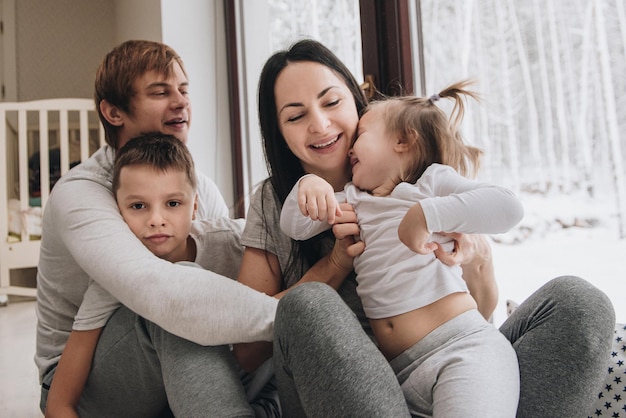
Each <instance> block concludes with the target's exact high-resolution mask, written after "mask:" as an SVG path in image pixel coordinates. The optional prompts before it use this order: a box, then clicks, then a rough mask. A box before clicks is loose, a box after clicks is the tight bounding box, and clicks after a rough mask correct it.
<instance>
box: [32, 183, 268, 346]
mask: <svg viewBox="0 0 626 418" xmlns="http://www.w3.org/2000/svg"><path fill="white" fill-rule="evenodd" d="M77 195H80V196H82V198H81V199H76V198H75V197H76V196H77ZM43 222H44V225H43V228H44V231H47V233H48V236H49V237H53V238H50V239H49V241H52V242H53V244H54V245H55V246H56V248H58V249H61V250H63V251H64V253H67V254H71V257H72V259H71V260H70V262H72V263H73V264H72V266H71V267H73V268H74V269H75V270H77V271H78V270H79V269H80V271H79V272H80V273H81V274H83V273H84V274H85V275H86V276H89V277H91V278H92V279H93V280H94V281H96V282H98V283H99V284H100V285H101V286H102V287H103V288H104V289H106V290H107V291H108V292H109V293H111V294H112V295H113V296H114V297H115V298H116V299H117V300H119V301H120V302H121V303H122V304H124V305H125V306H127V307H128V308H129V309H131V310H133V311H134V312H136V313H137V314H138V315H140V316H142V317H144V318H146V319H148V320H150V321H152V322H154V323H156V324H157V325H159V326H160V327H161V328H163V329H165V330H167V331H169V332H171V333H173V334H175V335H177V336H180V337H182V338H185V339H188V340H191V341H193V342H195V343H198V344H203V345H221V344H228V343H234V342H249V341H259V340H263V341H271V340H272V336H273V322H274V316H275V313H276V306H277V301H276V300H275V299H273V298H270V297H268V296H267V295H263V294H262V293H260V292H256V291H254V290H252V289H250V288H248V287H247V286H243V285H241V284H240V283H236V282H235V281H234V280H230V279H228V278H226V277H223V276H220V275H217V274H216V273H213V272H210V271H206V270H202V269H197V268H192V267H187V266H180V265H177V264H172V263H169V262H167V261H164V260H161V259H158V258H157V257H156V256H154V254H152V253H151V252H150V251H149V250H148V249H147V248H146V247H145V246H144V245H143V244H142V243H141V242H140V241H139V240H138V239H137V238H136V237H135V236H134V234H133V233H132V232H131V231H130V230H129V228H128V226H127V225H126V223H125V222H124V220H123V219H122V217H121V215H120V214H119V209H118V208H117V204H116V202H115V199H114V198H113V196H112V194H111V191H110V189H108V188H107V187H106V184H99V183H96V182H95V181H92V180H86V179H83V178H78V177H76V176H74V177H71V178H69V179H68V180H66V181H65V182H62V183H57V184H56V185H55V190H54V193H51V195H50V198H49V200H48V203H47V205H46V212H45V214H44V220H43ZM42 247H43V246H42ZM51 248H52V247H48V248H44V249H42V253H41V256H40V262H39V267H40V268H41V267H42V266H43V267H44V269H45V272H43V273H42V274H50V275H52V276H55V275H56V274H63V271H67V266H61V265H60V263H58V262H56V260H57V259H58V258H59V257H58V254H56V251H58V250H57V249H55V248H52V251H54V252H51ZM66 258H68V259H69V258H70V256H67V257H66ZM40 271H41V270H40ZM241 306H246V308H247V310H246V311H245V312H244V311H242V310H241Z"/></svg>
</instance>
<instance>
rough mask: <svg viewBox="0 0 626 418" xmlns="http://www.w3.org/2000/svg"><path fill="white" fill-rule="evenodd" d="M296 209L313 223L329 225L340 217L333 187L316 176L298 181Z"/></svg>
mask: <svg viewBox="0 0 626 418" xmlns="http://www.w3.org/2000/svg"><path fill="white" fill-rule="evenodd" d="M298 207H299V208H300V212H302V214H303V215H304V216H308V217H309V218H311V219H312V220H314V221H328V223H329V224H331V225H332V224H334V223H335V219H336V217H337V216H341V215H342V213H341V209H340V207H339V203H338V202H337V199H336V198H335V191H334V190H333V187H332V186H331V185H330V184H329V183H328V182H327V181H326V180H324V179H323V178H321V177H318V176H316V175H309V176H306V177H304V178H303V179H301V180H300V183H299V185H298Z"/></svg>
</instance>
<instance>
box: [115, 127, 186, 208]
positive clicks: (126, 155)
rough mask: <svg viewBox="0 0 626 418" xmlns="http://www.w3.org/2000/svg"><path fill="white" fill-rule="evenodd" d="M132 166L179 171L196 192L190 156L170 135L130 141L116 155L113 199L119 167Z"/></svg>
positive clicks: (141, 137)
mask: <svg viewBox="0 0 626 418" xmlns="http://www.w3.org/2000/svg"><path fill="white" fill-rule="evenodd" d="M135 165H145V166H148V167H150V168H152V169H154V170H155V171H158V172H162V173H164V172H167V171H169V170H173V171H182V172H184V173H185V175H186V176H187V180H188V181H189V184H190V185H191V187H193V189H194V190H196V189H197V180H196V171H195V169H194V163H193V157H192V156H191V153H190V152H189V149H188V148H187V146H186V145H185V144H183V143H182V142H181V141H180V140H179V139H178V138H176V137H175V136H173V135H166V134H162V133H160V132H151V133H147V134H145V135H141V136H138V137H135V138H132V139H131V140H130V141H128V142H127V143H126V144H125V145H124V146H123V147H122V148H121V149H120V150H119V151H118V152H117V153H116V156H115V165H114V166H113V187H112V189H113V195H115V196H116V198H117V190H118V189H119V188H120V172H121V171H122V168H124V167H127V166H135Z"/></svg>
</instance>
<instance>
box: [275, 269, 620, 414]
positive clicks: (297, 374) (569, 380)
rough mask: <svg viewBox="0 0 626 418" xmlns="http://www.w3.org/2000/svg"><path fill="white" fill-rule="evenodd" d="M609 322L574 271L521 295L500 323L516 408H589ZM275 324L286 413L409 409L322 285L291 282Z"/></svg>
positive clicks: (605, 305) (600, 301)
mask: <svg viewBox="0 0 626 418" xmlns="http://www.w3.org/2000/svg"><path fill="white" fill-rule="evenodd" d="M614 326H615V312H614V310H613V306H612V304H611V302H610V300H609V299H608V297H607V296H606V295H605V294H604V293H602V292H601V291H600V290H599V289H597V288H596V287H594V286H592V285H591V284H590V283H588V282H586V281H584V280H582V279H580V278H577V277H569V276H568V277H559V278H556V279H554V280H552V281H550V282H548V283H547V284H546V285H544V286H543V287H542V288H541V289H539V290H538V291H537V292H535V293H534V294H533V295H531V296H530V297H529V298H528V299H527V300H526V301H524V302H523V303H522V304H521V305H520V306H519V307H518V308H517V309H516V310H515V312H514V313H513V314H512V315H511V317H509V318H508V320H507V321H506V322H505V323H504V324H503V325H502V327H501V328H500V331H501V332H502V333H503V334H504V335H505V336H506V337H507V338H508V340H509V341H511V343H512V345H513V348H514V349H515V351H516V353H517V357H518V361H519V366H520V379H521V382H520V391H521V392H520V403H519V407H518V412H517V416H518V417H529V418H541V417H546V418H548V417H549V418H553V417H574V416H582V415H585V416H586V413H587V411H588V410H589V408H590V406H591V404H592V402H593V399H594V396H596V395H597V392H598V389H599V387H600V384H601V382H602V381H603V379H604V375H605V373H606V366H607V365H608V360H609V350H610V347H611V337H612V334H613V329H614ZM274 332H275V339H274V366H275V374H276V379H277V382H278V390H279V395H280V399H281V403H282V406H283V412H284V414H285V416H288V417H304V416H310V417H321V416H323V417H363V416H367V417H402V416H409V412H408V409H407V406H406V402H405V400H404V397H403V395H402V391H401V389H400V386H399V384H398V381H397V379H396V377H395V375H394V373H393V371H392V370H391V367H390V366H389V364H388V362H387V361H386V359H385V358H384V357H383V356H382V354H381V353H380V352H379V351H378V349H377V348H376V347H375V345H374V344H373V343H372V341H371V340H370V339H369V337H368V336H367V335H366V334H365V332H364V331H363V329H362V328H361V326H360V324H359V322H358V320H357V319H356V317H355V315H354V313H353V312H352V311H351V310H350V309H349V308H348V307H347V306H346V305H345V304H344V303H343V301H342V300H341V298H340V297H339V296H338V295H337V293H336V292H335V291H334V290H333V289H332V288H330V287H329V286H327V285H324V284H321V283H307V284H303V285H300V286H298V287H296V288H294V289H292V290H291V291H290V292H289V293H288V294H287V295H286V296H285V297H283V298H282V299H281V301H280V303H279V305H278V311H277V314H276V322H275V331H274Z"/></svg>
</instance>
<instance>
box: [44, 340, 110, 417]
mask: <svg viewBox="0 0 626 418" xmlns="http://www.w3.org/2000/svg"><path fill="white" fill-rule="evenodd" d="M101 332H102V328H96V329H93V330H89V331H72V332H71V334H70V337H69V339H68V340H67V344H66V345H65V349H64V350H63V354H62V355H61V359H60V360H59V364H58V366H57V369H56V372H55V373H54V379H53V380H52V384H51V386H50V393H49V394H48V401H47V404H46V417H78V413H77V412H76V405H77V404H78V400H79V399H80V395H81V393H82V392H83V388H84V387H85V382H86V381H87V376H89V370H90V368H91V362H92V360H93V355H94V352H95V351H96V345H97V344H98V338H100V333H101Z"/></svg>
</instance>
